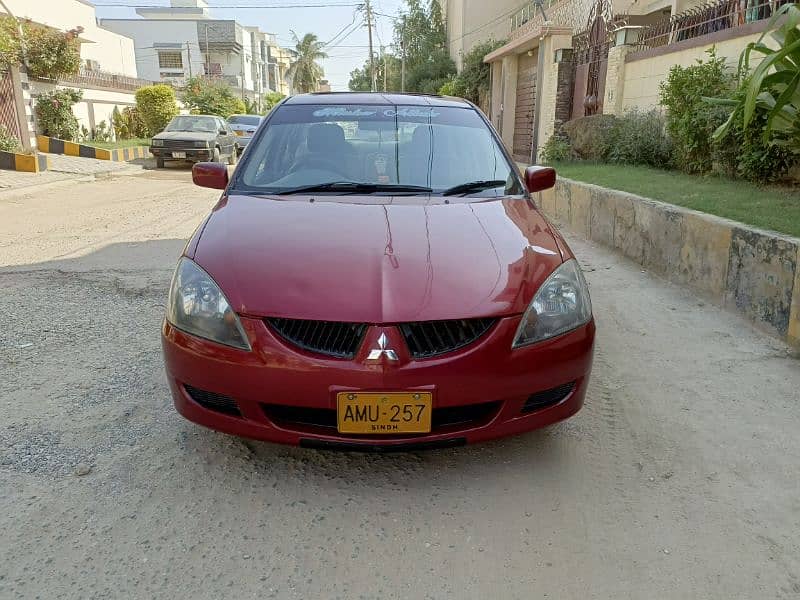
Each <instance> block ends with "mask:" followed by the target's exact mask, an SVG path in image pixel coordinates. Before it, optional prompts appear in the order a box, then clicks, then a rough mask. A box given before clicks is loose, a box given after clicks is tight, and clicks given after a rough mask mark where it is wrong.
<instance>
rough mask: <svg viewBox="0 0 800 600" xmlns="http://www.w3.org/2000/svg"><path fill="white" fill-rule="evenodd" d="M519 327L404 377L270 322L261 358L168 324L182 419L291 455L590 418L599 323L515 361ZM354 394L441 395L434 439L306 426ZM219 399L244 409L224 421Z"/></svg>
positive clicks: (408, 369) (406, 368) (458, 439)
mask: <svg viewBox="0 0 800 600" xmlns="http://www.w3.org/2000/svg"><path fill="white" fill-rule="evenodd" d="M519 320H520V317H519V316H516V317H509V318H502V319H500V320H499V321H498V323H497V324H496V325H495V327H494V328H493V329H492V330H491V332H490V333H489V334H487V335H486V336H484V337H483V338H481V339H480V340H478V341H477V342H475V343H474V344H472V345H470V346H468V347H466V348H464V349H461V350H458V351H455V352H452V353H450V354H447V355H442V356H440V357H437V358H431V359H426V360H418V361H411V362H409V363H408V364H406V365H403V366H402V367H399V368H393V369H385V368H383V367H381V366H380V365H376V366H373V365H362V364H358V363H356V362H351V361H347V360H333V359H326V358H323V357H319V356H317V355H313V354H309V353H306V352H304V351H302V350H299V349H297V348H295V347H292V346H290V345H288V344H287V343H286V342H285V341H283V340H282V339H281V338H279V337H278V336H277V335H276V334H274V333H273V332H272V330H271V329H270V328H269V327H268V326H267V325H266V324H265V323H264V321H262V320H260V319H252V318H242V325H243V327H244V328H245V331H246V332H247V335H248V338H249V339H250V342H251V345H252V348H253V350H252V351H251V352H245V351H240V350H236V349H233V348H228V347H226V346H222V345H219V344H215V343H213V342H209V341H206V340H203V339H199V338H197V337H194V336H191V335H188V334H186V333H184V332H182V331H180V330H178V329H176V328H175V327H173V326H172V325H170V324H169V323H167V322H165V323H164V326H163V330H162V345H163V350H164V359H165V365H166V370H167V377H168V380H169V385H170V388H171V390H172V397H173V400H174V403H175V407H176V408H177V410H178V411H179V412H180V413H181V414H182V415H183V416H184V417H186V418H187V419H189V420H190V421H193V422H195V423H198V424H200V425H204V426H206V427H209V428H211V429H216V430H218V431H222V432H226V433H230V434H234V435H238V436H243V437H249V438H255V439H260V440H265V441H271V442H278V443H285V444H295V445H298V444H299V445H305V446H313V447H328V448H343V449H355V450H407V449H412V448H432V447H437V446H455V445H461V444H465V443H474V442H481V441H486V440H490V439H494V438H498V437H503V436H508V435H514V434H518V433H522V432H525V431H529V430H532V429H537V428H540V427H544V426H546V425H550V424H552V423H555V422H557V421H561V420H563V419H566V418H568V417H570V416H572V415H574V414H575V413H576V412H578V411H579V410H580V408H581V407H582V406H583V400H584V396H585V395H586V388H587V385H588V381H589V375H590V372H591V366H592V353H593V347H594V332H595V327H594V322H593V321H591V322H589V323H588V324H587V325H585V326H583V327H581V328H579V329H577V330H574V331H572V332H569V333H567V334H564V335H562V336H559V337H557V338H554V339H552V340H547V341H544V342H541V343H538V344H534V345H531V346H528V347H524V348H519V349H516V350H512V349H511V342H512V339H513V336H514V333H515V332H516V329H517V326H518V324H519ZM350 390H363V391H404V390H426V391H431V392H432V393H433V408H434V427H433V430H432V431H431V432H430V433H425V434H403V435H391V436H377V435H345V434H340V433H338V431H337V429H336V427H335V425H333V426H331V425H330V424H327V425H321V424H320V423H319V420H318V419H316V418H312V419H309V418H306V417H305V416H303V415H306V414H315V415H320V414H321V415H330V414H333V415H335V409H336V394H337V392H341V391H350ZM198 394H199V395H198ZM209 398H211V400H212V401H211V402H210V403H209V401H208V399H209ZM214 398H226V399H227V400H228V401H231V402H235V408H236V411H235V412H236V414H230V412H231V411H227V412H226V411H225V410H223V411H222V412H221V411H220V409H219V407H220V405H219V404H215V402H216V401H215V400H214ZM531 399H534V402H533V403H532V404H531ZM537 399H538V400H537ZM526 403H528V404H527V409H526V408H525V407H526ZM276 407H277V408H276ZM278 409H280V410H278ZM441 409H447V410H441ZM437 411H439V414H445V413H446V414H463V415H464V418H463V419H461V420H459V419H456V420H455V421H456V422H449V423H448V422H447V420H446V419H444V424H443V425H442V426H437V425H436V420H437V419H436V416H435V415H436V414H437ZM526 411H527V412H526ZM298 415H300V416H298ZM467 417H471V418H467Z"/></svg>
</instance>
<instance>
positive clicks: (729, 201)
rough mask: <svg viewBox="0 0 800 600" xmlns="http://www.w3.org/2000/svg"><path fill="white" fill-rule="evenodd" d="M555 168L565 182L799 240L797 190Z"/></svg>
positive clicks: (670, 174) (596, 168)
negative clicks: (581, 183) (609, 190)
mask: <svg viewBox="0 0 800 600" xmlns="http://www.w3.org/2000/svg"><path fill="white" fill-rule="evenodd" d="M555 167H556V169H557V170H558V173H559V175H561V176H563V177H566V178H568V179H575V180H577V181H585V182H587V183H594V184H596V185H599V186H602V187H606V188H612V189H616V190H622V191H624V192H630V193H632V194H638V195H639V196H645V197H647V198H652V199H654V200H661V201H662V202H669V203H670V204H677V205H679V206H685V207H686V208H692V209H694V210H699V211H702V212H707V213H711V214H713V215H718V216H720V217H726V218H728V219H733V220H734V221H741V222H742V223H748V224H750V225H755V226H756V227H761V228H763V229H772V230H774V231H780V232H782V233H788V234H790V235H794V236H800V187H794V188H792V187H782V186H767V187H759V186H757V185H754V184H752V183H747V182H744V181H732V180H729V179H724V178H721V177H701V176H696V175H686V174H684V173H680V172H677V171H663V170H660V169H651V168H649V167H629V166H622V165H608V164H598V163H585V162H574V163H561V164H557V165H555Z"/></svg>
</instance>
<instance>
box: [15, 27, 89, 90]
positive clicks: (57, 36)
mask: <svg viewBox="0 0 800 600" xmlns="http://www.w3.org/2000/svg"><path fill="white" fill-rule="evenodd" d="M82 31H83V28H82V27H77V28H75V29H71V30H70V31H58V30H56V29H50V28H48V27H41V26H39V25H34V24H32V23H26V25H25V26H24V34H25V60H26V63H27V65H28V73H29V74H31V75H33V76H34V77H43V78H45V79H59V78H61V77H63V76H65V75H73V74H75V73H77V72H78V68H79V67H80V65H81V46H80V42H79V41H78V35H80V33H81V32H82Z"/></svg>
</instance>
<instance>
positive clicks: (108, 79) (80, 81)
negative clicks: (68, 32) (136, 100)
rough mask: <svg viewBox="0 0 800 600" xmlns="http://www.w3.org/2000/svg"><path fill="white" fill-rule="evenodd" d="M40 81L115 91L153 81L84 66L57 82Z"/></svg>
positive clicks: (143, 85) (138, 86)
mask: <svg viewBox="0 0 800 600" xmlns="http://www.w3.org/2000/svg"><path fill="white" fill-rule="evenodd" d="M41 81H49V82H51V83H62V84H67V85H73V86H76V87H83V86H91V87H99V88H105V89H109V90H115V91H131V92H134V91H136V90H138V89H139V88H141V87H145V86H148V85H153V82H152V81H149V80H147V79H139V78H138V77H129V76H127V75H118V74H116V73H108V72H106V71H98V70H95V69H87V68H86V67H81V68H80V69H79V70H78V72H77V73H76V74H74V75H65V76H63V77H59V79H58V81H57V82H56V81H54V80H51V79H41Z"/></svg>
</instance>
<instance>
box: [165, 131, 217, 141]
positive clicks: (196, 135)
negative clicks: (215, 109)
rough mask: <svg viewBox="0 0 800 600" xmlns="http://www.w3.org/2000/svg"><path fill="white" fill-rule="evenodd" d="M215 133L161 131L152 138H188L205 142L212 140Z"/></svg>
mask: <svg viewBox="0 0 800 600" xmlns="http://www.w3.org/2000/svg"><path fill="white" fill-rule="evenodd" d="M216 137H217V135H216V134H215V133H212V132H202V131H162V132H161V133H159V134H158V135H154V136H153V139H154V140H188V141H198V142H205V141H208V140H213V139H214V138H216Z"/></svg>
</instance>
